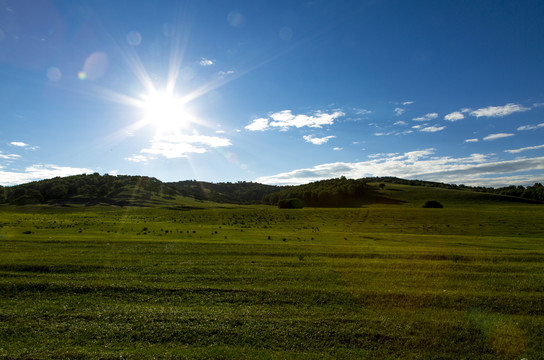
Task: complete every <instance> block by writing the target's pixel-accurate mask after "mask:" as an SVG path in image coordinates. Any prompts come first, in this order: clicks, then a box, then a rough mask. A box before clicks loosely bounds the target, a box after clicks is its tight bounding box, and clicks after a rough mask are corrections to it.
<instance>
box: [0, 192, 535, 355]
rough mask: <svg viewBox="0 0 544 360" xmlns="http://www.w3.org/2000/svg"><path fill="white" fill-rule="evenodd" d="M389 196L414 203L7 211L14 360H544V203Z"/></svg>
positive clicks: (1, 238) (1, 289) (6, 309)
mask: <svg viewBox="0 0 544 360" xmlns="http://www.w3.org/2000/svg"><path fill="white" fill-rule="evenodd" d="M418 191H420V192H421V193H418ZM425 191H426V193H425ZM429 192H430V193H429ZM383 193H384V194H386V195H388V196H396V198H397V199H399V201H403V203H402V204H401V205H388V204H374V205H369V206H365V207H361V208H349V209H338V208H328V209H323V208H321V209H316V208H305V209H297V210H285V209H277V208H275V207H270V206H223V207H213V206H212V207H210V206H203V209H199V210H183V211H182V210H173V209H167V208H160V207H155V208H138V207H125V208H119V207H106V206H90V207H84V206H81V207H77V206H76V207H52V206H17V207H15V206H8V205H6V206H2V207H0V226H1V227H0V358H5V359H36V358H70V359H87V358H101V359H110V358H111V359H113V358H117V359H118V358H187V359H231V358H232V359H257V358H258V359H287V358H294V359H336V358H341V359H344V358H345V359H350V358H351V359H366V358H367V359H376V358H381V359H437V358H440V359H531V360H533V359H544V296H543V295H544V246H543V244H544V222H543V221H542V220H543V219H544V206H542V205H532V204H523V203H515V202H512V203H509V202H501V201H495V200H496V199H494V198H491V197H485V196H484V195H482V194H477V193H470V194H469V195H466V196H467V197H463V196H461V195H462V192H459V191H457V192H455V191H450V190H441V189H436V190H428V189H427V190H423V189H421V190H417V189H415V190H408V187H403V186H400V185H399V186H389V185H388V186H387V187H386V188H385V189H384V190H383ZM460 194H461V195H460ZM428 196H433V197H434V198H437V199H439V200H440V201H441V202H442V203H443V204H444V206H445V207H444V208H443V209H423V208H421V204H422V203H423V201H422V200H421V199H426V198H427V197H428Z"/></svg>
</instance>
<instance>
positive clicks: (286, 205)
mask: <svg viewBox="0 0 544 360" xmlns="http://www.w3.org/2000/svg"><path fill="white" fill-rule="evenodd" d="M278 207H279V208H280V209H302V208H303V207H304V203H303V202H302V200H300V199H299V198H293V199H282V200H280V201H279V202H278Z"/></svg>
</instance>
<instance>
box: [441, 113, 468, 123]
mask: <svg viewBox="0 0 544 360" xmlns="http://www.w3.org/2000/svg"><path fill="white" fill-rule="evenodd" d="M464 118H465V115H463V113H462V112H460V111H455V112H452V113H449V114H447V115H446V116H444V120H448V121H457V120H462V119H464Z"/></svg>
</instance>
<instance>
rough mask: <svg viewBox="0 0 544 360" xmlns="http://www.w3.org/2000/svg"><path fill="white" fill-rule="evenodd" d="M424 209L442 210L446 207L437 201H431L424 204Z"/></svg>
mask: <svg viewBox="0 0 544 360" xmlns="http://www.w3.org/2000/svg"><path fill="white" fill-rule="evenodd" d="M423 207H424V208H431V209H441V208H443V207H444V206H443V205H442V204H441V203H439V202H438V201H436V200H429V201H427V202H426V203H425V204H423Z"/></svg>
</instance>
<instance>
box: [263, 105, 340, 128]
mask: <svg viewBox="0 0 544 360" xmlns="http://www.w3.org/2000/svg"><path fill="white" fill-rule="evenodd" d="M344 115H345V114H344V113H343V112H342V111H335V112H333V113H331V114H327V113H322V112H316V113H315V114H314V115H313V116H310V115H302V114H301V115H293V114H292V113H291V110H283V111H280V112H277V113H274V114H272V115H270V117H271V118H272V120H273V121H271V122H270V126H272V127H281V128H284V129H286V128H289V127H296V128H301V127H304V126H308V127H315V128H320V127H322V126H323V125H332V124H333V123H334V120H335V119H337V118H339V117H341V116H344Z"/></svg>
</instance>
